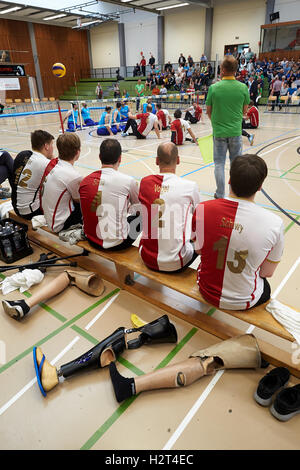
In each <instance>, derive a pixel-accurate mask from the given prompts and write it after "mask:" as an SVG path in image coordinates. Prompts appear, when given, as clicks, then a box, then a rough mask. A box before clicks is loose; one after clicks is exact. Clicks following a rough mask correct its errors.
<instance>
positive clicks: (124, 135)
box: [121, 132, 129, 137]
mask: <svg viewBox="0 0 300 470" xmlns="http://www.w3.org/2000/svg"><path fill="white" fill-rule="evenodd" d="M128 135H129V134H128V132H122V134H121V136H122V137H127V136H128Z"/></svg>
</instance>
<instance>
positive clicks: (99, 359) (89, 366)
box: [33, 315, 177, 396]
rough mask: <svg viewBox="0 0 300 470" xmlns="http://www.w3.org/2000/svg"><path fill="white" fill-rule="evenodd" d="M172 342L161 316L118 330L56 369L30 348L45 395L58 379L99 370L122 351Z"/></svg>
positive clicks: (171, 333)
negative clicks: (145, 322) (137, 326)
mask: <svg viewBox="0 0 300 470" xmlns="http://www.w3.org/2000/svg"><path fill="white" fill-rule="evenodd" d="M133 333H140V334H139V335H138V337H137V338H134V339H132V340H129V341H128V337H129V335H131V334H133ZM176 342H177V332H176V329H175V327H174V325H173V324H172V323H170V321H169V318H168V316H167V315H164V316H162V317H160V318H158V319H157V320H154V321H152V322H151V323H147V324H145V325H144V326H141V327H139V328H130V329H125V328H124V327H120V328H118V329H117V330H115V331H114V332H113V333H112V334H111V335H110V336H108V337H107V338H105V339H103V341H101V342H100V343H99V344H97V345H96V346H94V347H93V348H92V349H90V350H89V351H87V352H86V353H84V354H82V355H81V356H79V357H77V358H76V359H74V360H73V361H71V362H68V363H67V364H63V365H62V366H61V367H60V368H59V369H58V370H57V369H56V368H55V366H53V365H51V364H50V363H49V362H48V361H47V359H46V358H45V356H44V354H43V353H42V351H41V349H40V348H36V347H34V348H33V360H34V366H35V371H36V375H37V381H38V384H39V387H40V390H41V393H42V394H43V395H44V396H46V392H49V391H50V390H52V389H53V388H54V387H55V386H56V385H57V384H58V383H59V377H64V378H67V377H70V376H71V375H76V374H78V373H81V372H84V371H88V370H93V369H99V368H103V367H105V366H107V365H108V364H109V363H110V362H111V361H115V360H116V358H117V356H118V355H119V354H121V353H122V352H123V351H124V350H125V349H138V348H140V347H141V346H143V345H144V344H155V343H176Z"/></svg>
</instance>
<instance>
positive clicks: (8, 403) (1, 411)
mask: <svg viewBox="0 0 300 470" xmlns="http://www.w3.org/2000/svg"><path fill="white" fill-rule="evenodd" d="M79 339H80V337H79V336H76V337H75V338H74V339H73V340H72V341H71V342H70V343H69V344H68V345H67V346H66V347H65V348H64V349H63V350H62V351H61V352H60V353H59V354H58V355H57V356H56V357H55V358H54V359H53V360H52V361H51V364H52V365H54V364H55V363H56V362H57V361H58V360H59V359H60V358H61V357H62V356H64V355H65V354H66V352H67V351H69V350H70V349H71V348H72V347H73V345H74V344H75V343H76V342H77V341H78V340H79ZM36 382H37V379H36V377H35V378H34V379H32V380H31V381H30V382H28V384H27V385H25V386H24V387H23V388H22V389H21V390H20V391H19V392H18V393H16V394H15V395H14V396H13V397H12V398H11V399H10V400H9V401H8V402H6V403H5V405H3V406H2V407H1V408H0V416H1V415H2V414H3V413H4V412H5V411H6V410H8V408H10V407H11V406H12V405H13V404H14V403H16V401H17V400H19V398H21V397H22V396H23V395H24V393H26V392H27V390H29V389H30V388H31V387H32V386H33V385H34V384H35V383H36Z"/></svg>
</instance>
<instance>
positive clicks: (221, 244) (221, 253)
mask: <svg viewBox="0 0 300 470" xmlns="http://www.w3.org/2000/svg"><path fill="white" fill-rule="evenodd" d="M227 245H228V238H227V237H225V236H223V237H221V238H220V239H219V240H217V241H216V242H215V243H214V245H213V250H214V251H217V252H218V257H217V264H216V268H217V269H223V268H224V261H225V255H226V250H227ZM247 256H248V250H244V251H235V252H234V261H227V262H226V264H227V267H228V269H229V271H231V272H232V273H235V274H240V273H241V272H242V271H243V270H244V268H245V266H246V259H247Z"/></svg>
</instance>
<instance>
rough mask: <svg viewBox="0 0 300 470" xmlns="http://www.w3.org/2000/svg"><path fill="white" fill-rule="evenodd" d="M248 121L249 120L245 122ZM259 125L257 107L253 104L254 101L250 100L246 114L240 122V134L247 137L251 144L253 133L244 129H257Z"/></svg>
mask: <svg viewBox="0 0 300 470" xmlns="http://www.w3.org/2000/svg"><path fill="white" fill-rule="evenodd" d="M246 121H249V122H246ZM258 126H259V111H258V108H257V107H256V106H255V105H254V101H252V100H250V104H249V106H248V111H247V114H246V115H245V116H244V119H243V122H242V135H244V136H245V137H247V139H248V140H249V142H250V145H253V141H254V134H249V133H248V132H247V131H245V129H257V128H258Z"/></svg>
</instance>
